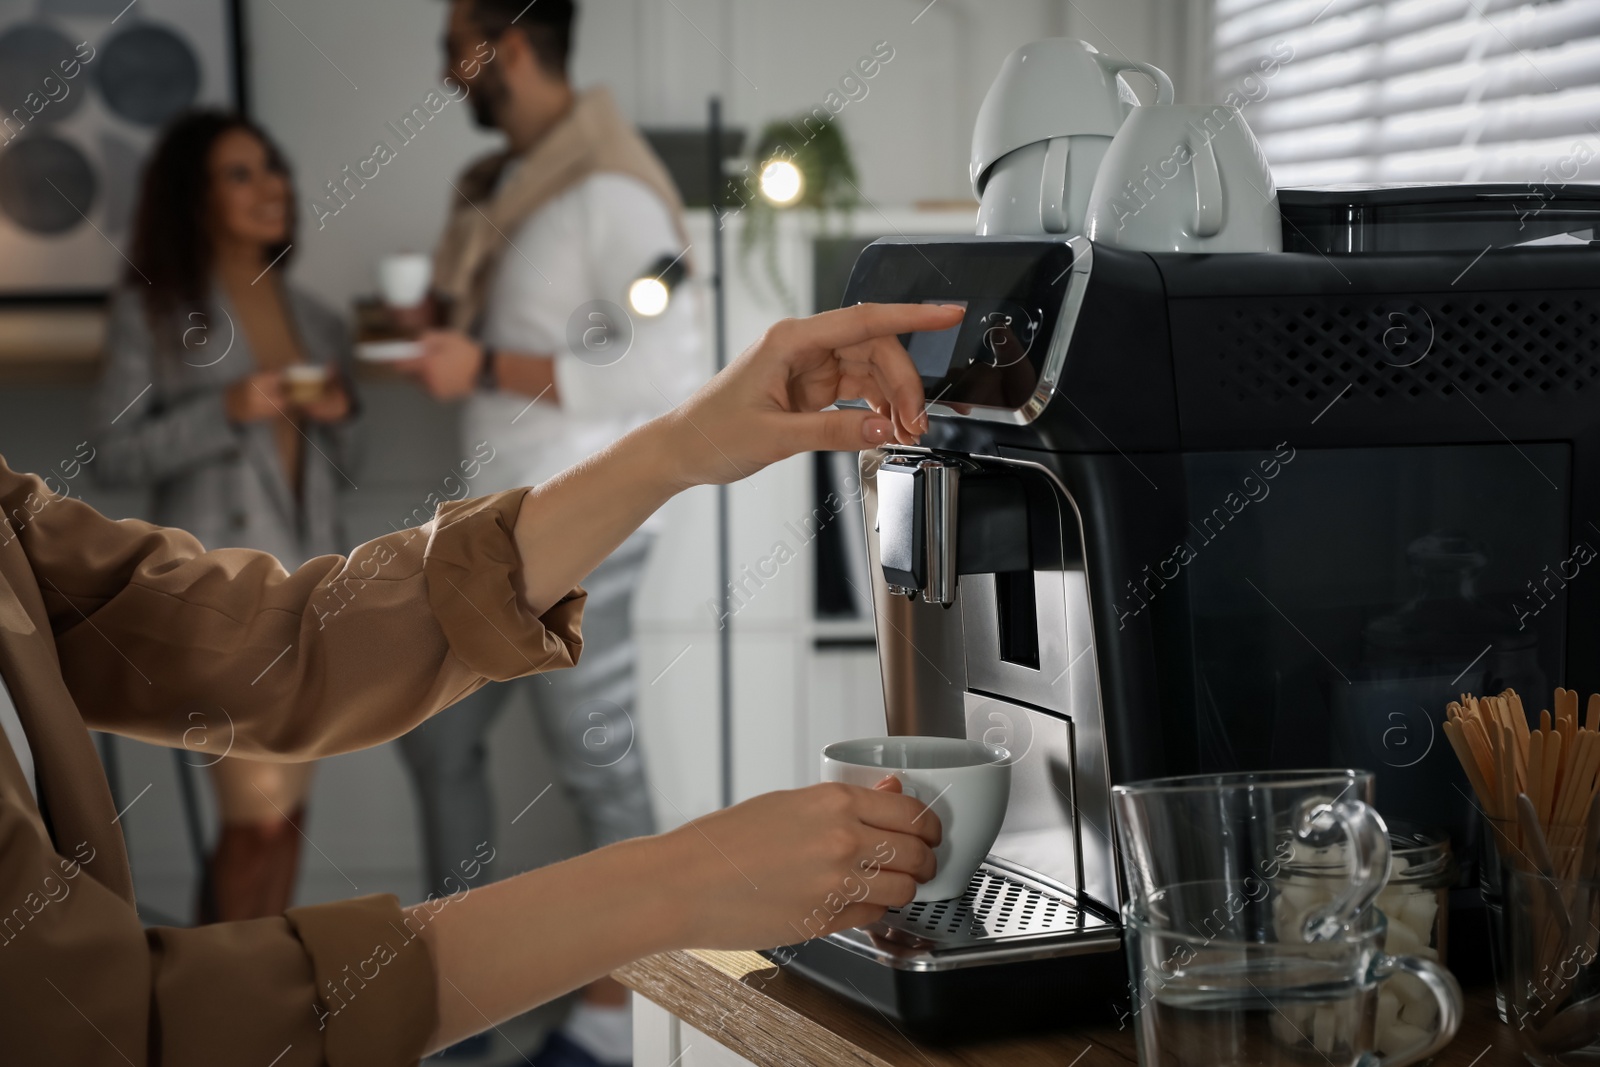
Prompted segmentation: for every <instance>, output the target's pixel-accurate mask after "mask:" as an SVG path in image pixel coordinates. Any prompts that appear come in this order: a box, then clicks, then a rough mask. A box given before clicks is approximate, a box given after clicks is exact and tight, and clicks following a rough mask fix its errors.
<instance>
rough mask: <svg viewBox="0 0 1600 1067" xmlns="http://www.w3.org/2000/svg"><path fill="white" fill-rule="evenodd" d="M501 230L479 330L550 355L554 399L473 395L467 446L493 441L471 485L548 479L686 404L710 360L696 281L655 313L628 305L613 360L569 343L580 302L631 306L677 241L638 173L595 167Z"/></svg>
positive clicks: (581, 313)
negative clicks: (640, 284)
mask: <svg viewBox="0 0 1600 1067" xmlns="http://www.w3.org/2000/svg"><path fill="white" fill-rule="evenodd" d="M508 236H509V238H510V247H508V248H506V249H505V251H504V254H503V256H502V257H501V260H500V265H499V268H498V270H497V272H496V275H495V277H494V279H493V280H492V282H491V285H490V290H489V297H488V300H487V302H486V304H485V310H484V322H483V331H482V336H481V338H480V340H482V341H483V342H484V343H486V344H488V345H491V346H493V347H494V348H496V349H497V350H500V351H509V352H527V353H533V354H538V355H550V356H553V357H554V359H555V383H556V386H555V388H556V392H557V395H558V396H559V406H557V405H554V404H550V403H548V402H546V401H540V402H537V403H533V404H532V405H531V406H530V404H529V401H530V399H531V398H530V397H527V396H523V395H521V394H519V393H513V392H494V393H484V392H479V393H475V394H474V395H473V396H472V398H471V399H470V400H468V402H467V405H466V410H465V412H464V413H463V418H462V436H463V440H464V444H465V446H466V449H467V453H468V454H471V453H473V452H474V450H475V449H477V448H478V446H479V445H480V443H482V442H485V441H486V442H488V443H489V444H490V445H491V446H492V447H493V448H494V450H495V453H494V459H493V460H492V461H491V462H489V463H486V464H484V466H483V468H482V475H481V480H480V481H478V482H476V483H475V484H474V486H473V492H474V493H475V494H481V493H489V492H494V491H496V490H498V489H510V488H514V487H516V486H520V485H537V484H538V483H540V482H542V481H545V480H546V479H548V478H550V477H551V476H552V475H554V474H558V473H560V472H561V471H562V470H565V469H566V468H567V467H570V466H572V465H573V464H574V463H577V462H578V461H579V460H581V459H584V458H585V457H587V456H589V455H592V454H593V453H595V452H598V451H600V450H601V449H602V448H604V447H605V446H607V445H609V444H610V443H611V442H613V441H615V440H617V439H618V438H619V437H622V436H623V435H624V434H626V433H627V432H628V431H629V430H632V429H633V428H634V427H636V426H638V425H640V424H641V423H644V422H646V421H648V420H649V419H651V418H654V417H655V416H656V415H659V414H661V413H662V412H665V411H667V410H669V409H670V408H672V407H673V406H675V405H677V404H679V403H681V402H682V401H683V400H684V399H686V398H687V397H688V396H689V395H690V394H691V393H693V392H694V390H695V389H696V388H698V387H699V385H700V384H701V383H702V382H703V381H704V380H705V379H706V377H707V376H708V375H709V373H710V370H711V367H710V359H709V357H708V356H707V352H706V346H705V340H704V336H703V333H704V331H703V329H702V326H701V307H700V293H699V287H698V286H696V285H692V284H689V285H680V286H679V287H678V289H677V290H676V291H675V292H674V293H673V297H672V300H671V302H670V303H669V305H668V307H667V310H666V311H665V312H663V313H662V314H661V315H659V316H657V317H655V318H645V317H643V316H641V315H638V314H635V313H633V312H631V311H629V312H628V314H629V315H630V318H631V321H632V326H633V338H632V345H631V347H630V348H629V349H628V351H627V354H626V355H624V356H622V357H621V358H620V359H617V360H616V361H615V362H609V361H610V360H611V359H612V358H613V357H612V355H611V354H609V353H608V352H607V351H606V350H605V349H604V348H600V349H598V350H595V349H590V350H588V352H587V355H586V357H585V358H579V356H577V355H574V354H573V351H572V349H571V348H570V347H569V341H568V337H569V331H570V330H572V328H573V323H574V321H575V320H576V322H577V324H578V325H577V329H578V332H579V333H580V334H581V333H582V331H583V330H584V329H586V328H589V326H590V325H591V323H590V320H589V319H588V318H587V316H586V314H585V310H584V309H585V307H586V305H590V304H592V303H593V302H595V301H597V300H604V301H608V302H610V303H611V304H613V305H616V306H617V307H619V308H624V309H626V308H627V306H628V289H629V287H630V286H631V285H632V284H633V282H634V281H635V280H636V279H638V278H639V277H640V276H642V275H646V274H649V273H652V272H653V271H652V268H656V269H659V264H660V263H661V262H662V260H663V257H665V258H666V259H671V258H673V257H675V256H677V255H679V254H680V253H682V252H683V251H684V248H683V245H682V241H681V240H680V238H679V236H678V233H677V230H676V228H675V227H674V226H673V223H672V214H671V212H670V211H669V210H668V208H667V205H666V204H664V203H663V202H662V201H661V199H660V197H658V196H657V195H656V194H655V193H654V192H653V191H652V190H651V189H650V187H649V186H647V185H645V184H644V183H643V182H641V181H639V180H638V179H636V178H631V177H628V176H626V175H621V174H595V175H592V176H590V177H589V178H587V179H585V180H584V181H582V182H580V183H578V184H577V185H575V186H573V187H572V188H571V189H569V190H567V191H566V192H565V193H563V194H561V195H560V196H558V197H556V198H555V199H553V200H551V201H549V202H548V203H546V204H545V205H544V206H543V207H542V208H540V209H539V210H538V211H537V212H535V213H534V214H533V215H532V216H530V217H529V218H528V219H527V220H526V221H525V222H524V223H523V224H522V225H521V226H520V227H519V228H518V229H517V230H516V232H515V233H512V234H509V235H508ZM692 254H693V253H692V252H691V255H692ZM578 351H585V350H584V349H583V348H582V347H581V346H580V348H579V349H578Z"/></svg>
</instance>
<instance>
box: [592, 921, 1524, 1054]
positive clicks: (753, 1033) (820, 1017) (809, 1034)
mask: <svg viewBox="0 0 1600 1067" xmlns="http://www.w3.org/2000/svg"><path fill="white" fill-rule="evenodd" d="M615 977H616V979H617V980H618V981H620V982H622V984H624V985H626V986H627V987H628V988H630V989H632V990H633V991H634V992H636V993H638V994H639V995H641V996H643V997H646V998H648V999H649V1000H652V1001H654V1002H655V1003H656V1004H659V1005H660V1006H661V1007H663V1008H665V1009H666V1010H667V1011H669V1012H671V1013H672V1014H673V1015H676V1016H677V1017H678V1018H680V1019H682V1020H683V1021H684V1022H686V1023H688V1024H689V1025H690V1026H693V1027H694V1028H695V1029H697V1030H699V1031H701V1032H702V1033H704V1034H706V1035H708V1036H710V1037H712V1038H714V1039H715V1040H717V1041H718V1042H720V1043H722V1044H723V1045H726V1046H727V1047H728V1048H730V1049H732V1050H733V1051H734V1052H736V1053H738V1054H739V1055H741V1056H743V1057H744V1058H745V1059H747V1060H750V1061H751V1062H752V1063H756V1064H761V1065H763V1067H765V1065H768V1064H771V1065H775V1067H790V1065H793V1067H809V1065H812V1064H854V1065H858V1067H990V1065H993V1067H1002V1065H1004V1067H1068V1065H1071V1067H1101V1065H1103V1067H1129V1065H1130V1064H1136V1063H1137V1062H1138V1054H1137V1052H1136V1051H1135V1048H1134V1037H1133V1030H1132V1029H1131V1028H1129V1029H1125V1030H1121V1031H1117V1030H1113V1029H1111V1028H1109V1027H1106V1028H1100V1029H1085V1030H1081V1031H1071V1030H1068V1031H1063V1032H1060V1033H1053V1034H1044V1035H1039V1036H1033V1037H1024V1038H1011V1039H1004V1040H997V1041H983V1042H974V1043H971V1044H962V1045H954V1046H940V1045H933V1044H929V1043H926V1042H921V1041H916V1040H913V1039H912V1038H910V1037H908V1036H906V1035H905V1034H904V1033H902V1032H901V1031H900V1030H899V1029H898V1028H897V1027H895V1026H894V1025H893V1024H892V1023H891V1022H890V1021H889V1020H888V1019H887V1018H885V1017H883V1016H882V1015H880V1014H878V1013H877V1012H875V1011H874V1010H873V1009H871V1008H863V1007H859V1006H858V1005H855V1004H852V1003H850V1002H848V1001H846V1000H844V999H842V998H840V997H837V996H835V995H834V994H832V993H830V992H828V991H827V990H825V989H821V988H819V987H817V986H815V985H812V984H811V983H809V982H807V981H806V980H805V979H803V978H799V977H797V976H795V975H792V974H789V973H787V972H782V971H780V972H778V973H776V974H775V973H774V967H773V964H772V963H771V962H770V961H769V960H766V959H764V958H763V957H761V956H759V955H757V954H756V953H754V952H715V951H709V950H704V949H695V950H691V951H684V952H669V953H665V954H663V955H660V956H651V957H650V958H648V959H644V960H640V961H639V962H637V963H633V964H630V965H628V966H627V967H624V968H622V969H621V970H619V971H617V972H616V974H615ZM1432 1062H1433V1064H1434V1065H1435V1067H1473V1065H1476V1067H1509V1065H1512V1064H1520V1063H1522V1062H1524V1061H1523V1059H1522V1055H1521V1053H1520V1052H1519V1051H1518V1049H1517V1043H1516V1037H1515V1035H1514V1034H1513V1033H1512V1031H1511V1029H1510V1028H1509V1027H1507V1026H1505V1025H1502V1024H1501V1023H1500V1021H1499V1020H1498V1019H1497V1018H1496V1017H1495V1013H1494V992H1493V990H1491V989H1472V990H1469V991H1468V992H1467V1010H1466V1015H1465V1020H1464V1022H1463V1023H1462V1026H1461V1032H1460V1033H1459V1034H1458V1035H1457V1036H1456V1039H1455V1041H1454V1042H1452V1043H1451V1045H1450V1046H1449V1048H1447V1049H1445V1051H1444V1052H1442V1053H1440V1054H1439V1055H1438V1056H1436V1057H1434V1059H1433V1061H1432Z"/></svg>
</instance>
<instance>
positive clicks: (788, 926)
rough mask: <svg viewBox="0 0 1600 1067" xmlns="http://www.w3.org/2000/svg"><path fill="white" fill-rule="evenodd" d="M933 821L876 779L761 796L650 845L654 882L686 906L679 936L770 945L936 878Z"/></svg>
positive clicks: (904, 899) (697, 943)
mask: <svg viewBox="0 0 1600 1067" xmlns="http://www.w3.org/2000/svg"><path fill="white" fill-rule="evenodd" d="M941 833H942V830H941V828H940V826H939V817H938V816H937V815H935V814H934V813H933V812H932V811H931V810H930V809H929V808H928V806H927V805H926V804H924V803H923V802H922V801H920V800H914V799H912V798H911V797H908V796H904V795H903V794H901V792H900V782H899V781H898V780H897V779H895V778H893V777H889V778H885V779H884V780H883V781H882V782H880V783H879V784H878V785H877V787H876V788H874V789H862V788H860V787H859V786H852V785H842V784H839V783H837V782H830V783H825V784H823V785H814V786H811V787H809V788H807V789H795V790H790V791H788V792H783V793H767V794H765V795H763V796H758V797H755V798H753V799H751V800H747V801H745V802H744V803H742V804H736V805H734V806H733V807H731V808H724V809H723V810H721V811H717V812H713V813H712V814H710V815H707V816H704V817H703V818H700V819H696V820H695V821H694V822H692V823H689V824H688V825H686V826H682V827H679V828H678V829H676V830H674V831H672V832H671V833H669V834H665V835H663V836H662V837H661V838H660V839H659V840H660V842H661V844H662V846H663V847H664V848H665V849H666V850H668V855H669V862H667V863H666V864H665V866H664V868H663V869H662V870H660V871H659V872H657V875H656V877H658V878H661V879H663V880H664V881H665V886H664V888H666V887H670V888H667V891H669V892H681V893H683V894H684V896H683V897H682V899H683V901H684V902H685V903H686V904H687V910H688V914H687V916H686V918H687V929H686V930H684V931H683V932H682V935H681V936H682V938H683V943H684V944H685V945H686V946H689V947H697V948H729V949H736V948H771V947H773V946H775V945H788V944H794V943H796V942H799V941H805V940H808V939H810V938H813V937H821V936H823V935H825V934H829V933H832V932H833V931H835V930H845V929H849V928H850V927H853V926H863V925H866V924H868V923H873V922H877V921H878V920H879V919H881V918H882V917H883V913H884V911H885V910H886V909H888V908H892V907H900V906H902V905H905V904H908V903H910V902H911V898H912V897H913V896H914V895H915V893H916V891H917V883H919V882H925V881H927V880H928V879H929V878H932V877H933V874H934V855H933V846H935V845H937V844H938V843H939V840H940V835H941Z"/></svg>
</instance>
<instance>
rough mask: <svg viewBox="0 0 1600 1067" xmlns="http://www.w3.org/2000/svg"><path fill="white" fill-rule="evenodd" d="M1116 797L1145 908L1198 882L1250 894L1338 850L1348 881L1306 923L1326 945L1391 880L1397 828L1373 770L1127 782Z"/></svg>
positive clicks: (1127, 863)
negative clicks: (1392, 830) (1392, 837)
mask: <svg viewBox="0 0 1600 1067" xmlns="http://www.w3.org/2000/svg"><path fill="white" fill-rule="evenodd" d="M1112 797H1113V803H1114V805H1115V809H1116V810H1115V815H1116V823H1117V840H1118V843H1119V845H1120V850H1121V853H1122V869H1123V874H1124V876H1125V882H1126V885H1127V890H1128V896H1129V902H1130V903H1131V904H1133V905H1136V906H1139V907H1140V908H1141V909H1142V908H1143V907H1144V906H1146V905H1147V904H1148V902H1149V900H1150V898H1151V896H1152V894H1154V893H1157V892H1159V891H1161V890H1164V889H1166V888H1167V887H1169V886H1174V885H1180V884H1185V883H1190V882H1226V883H1229V884H1231V885H1233V886H1235V887H1236V888H1237V889H1238V890H1240V891H1241V892H1245V893H1249V892H1252V890H1251V888H1250V887H1251V885H1252V884H1254V883H1261V882H1272V881H1273V880H1275V879H1277V878H1278V877H1279V875H1280V874H1281V873H1282V871H1283V867H1284V865H1285V864H1287V863H1290V862H1291V861H1293V860H1294V859H1295V858H1296V857H1297V856H1301V855H1303V854H1305V853H1306V852H1308V851H1310V850H1318V849H1332V848H1334V847H1335V846H1340V847H1342V849H1343V852H1344V858H1345V874H1346V879H1345V884H1344V886H1343V887H1342V889H1340V890H1339V891H1338V892H1336V893H1334V894H1333V896H1332V899H1330V900H1326V901H1323V902H1319V903H1317V904H1316V905H1315V906H1312V907H1309V908H1306V909H1305V910H1304V911H1303V912H1302V913H1301V914H1300V916H1299V919H1298V922H1299V925H1300V928H1301V931H1300V932H1301V935H1302V937H1303V939H1304V940H1307V941H1312V940H1318V941H1320V940H1328V939H1330V938H1336V937H1339V936H1341V935H1342V934H1343V932H1344V931H1345V930H1346V929H1347V928H1349V927H1350V925H1351V924H1352V923H1353V922H1355V921H1356V918H1357V917H1358V916H1359V915H1360V914H1361V913H1362V912H1363V911H1364V910H1366V909H1367V908H1368V907H1369V906H1370V905H1371V904H1372V902H1373V900H1374V899H1376V898H1377V896H1378V894H1379V893H1380V892H1381V891H1382V890H1383V887H1384V883H1385V882H1386V881H1388V878H1389V832H1388V829H1387V828H1386V827H1385V826H1384V824H1383V819H1382V818H1380V817H1379V816H1378V813H1377V812H1376V811H1375V810H1373V807H1372V797H1373V778H1372V774H1371V773H1370V772H1368V771H1358V770H1307V771H1259V772H1249V773H1240V774H1202V775H1185V776H1183V777H1177V778H1156V779H1151V780H1149V781H1144V782H1132V783H1129V784H1127V785H1119V786H1116V787H1114V788H1113V789H1112Z"/></svg>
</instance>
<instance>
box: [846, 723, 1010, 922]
mask: <svg viewBox="0 0 1600 1067" xmlns="http://www.w3.org/2000/svg"><path fill="white" fill-rule="evenodd" d="M1011 762H1012V760H1011V753H1010V752H1008V751H1007V750H1006V749H1004V748H1001V747H1000V746H999V745H991V744H988V743H987V742H984V741H967V740H964V739H962V738H959V737H864V738H860V739H858V740H855V741H837V742H835V743H834V744H831V745H829V746H827V747H826V748H824V749H823V750H822V780H823V781H825V782H845V783H847V784H849V785H859V786H865V787H866V788H868V789H870V788H872V787H873V786H875V785H877V784H878V783H879V782H880V781H882V780H883V778H884V776H885V775H891V774H892V775H894V777H896V778H898V779H900V790H901V792H903V793H905V794H906V795H907V796H910V797H913V798H915V799H917V800H920V801H922V802H923V804H925V805H927V807H929V808H931V809H932V811H933V813H934V814H935V815H937V816H938V817H939V823H940V825H941V826H942V827H943V829H944V837H943V839H942V840H941V841H940V843H939V845H938V846H937V847H936V848H935V849H934V850H933V854H934V858H935V860H936V861H937V863H938V868H937V870H936V871H935V872H934V876H933V878H932V879H930V880H929V881H927V882H924V883H922V884H921V885H919V886H918V887H917V895H916V899H917V900H951V899H953V898H955V897H959V896H961V895H962V894H963V893H965V892H966V891H967V886H968V885H969V884H970V883H971V881H972V876H973V874H974V873H975V872H976V871H977V870H978V867H979V866H980V865H981V864H982V863H983V860H984V857H986V856H987V855H988V854H989V849H991V848H993V847H994V840H995V838H996V837H998V836H999V835H1000V824H1001V823H1002V822H1004V821H1005V817H1006V802H1007V801H1008V800H1009V799H1010V797H1011Z"/></svg>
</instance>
